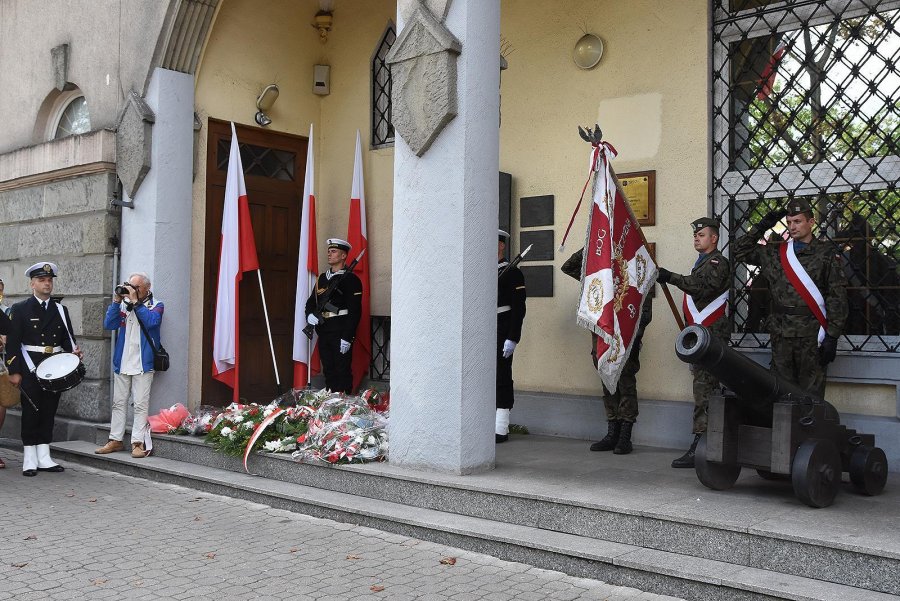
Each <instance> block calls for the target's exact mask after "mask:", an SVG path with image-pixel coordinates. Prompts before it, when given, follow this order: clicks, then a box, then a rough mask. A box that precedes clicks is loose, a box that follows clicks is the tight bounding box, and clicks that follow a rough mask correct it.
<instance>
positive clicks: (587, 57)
mask: <svg viewBox="0 0 900 601" xmlns="http://www.w3.org/2000/svg"><path fill="white" fill-rule="evenodd" d="M602 56H603V41H602V40H601V39H600V38H598V37H597V36H595V35H594V34H592V33H586V34H584V35H583V36H581V38H580V39H579V40H578V41H577V42H575V52H574V53H573V56H572V58H573V59H574V60H575V64H576V65H578V67H579V68H581V69H593V68H594V67H596V66H597V63H599V62H600V57H602Z"/></svg>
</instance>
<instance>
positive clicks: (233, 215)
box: [212, 123, 259, 401]
mask: <svg viewBox="0 0 900 601" xmlns="http://www.w3.org/2000/svg"><path fill="white" fill-rule="evenodd" d="M256 269H259V259H257V257H256V241H255V239H254V238H253V225H252V224H251V223H250V207H249V204H248V202H247V187H246V185H245V184H244V168H243V165H242V164H241V153H240V151H239V148H238V139H237V132H236V131H235V129H234V123H232V124H231V152H230V154H229V155H228V177H227V179H226V180H225V207H224V210H223V211H222V238H221V247H220V251H219V284H218V288H217V291H216V320H215V324H214V325H213V365H212V375H213V378H215V379H216V380H218V381H220V382H222V383H224V384H227V385H228V386H231V388H232V389H234V396H233V399H234V400H235V401H237V400H238V398H239V386H238V357H239V355H240V352H239V340H240V337H239V327H238V326H239V323H240V311H239V310H238V304H239V302H238V301H239V294H238V288H239V286H240V284H241V279H243V277H244V272H246V271H254V270H256Z"/></svg>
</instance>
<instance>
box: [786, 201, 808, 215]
mask: <svg viewBox="0 0 900 601" xmlns="http://www.w3.org/2000/svg"><path fill="white" fill-rule="evenodd" d="M801 213H812V207H811V206H810V204H809V201H808V200H806V199H805V198H795V199H794V200H792V201H790V202H789V203H788V204H787V214H788V216H789V217H793V216H794V215H799V214H801Z"/></svg>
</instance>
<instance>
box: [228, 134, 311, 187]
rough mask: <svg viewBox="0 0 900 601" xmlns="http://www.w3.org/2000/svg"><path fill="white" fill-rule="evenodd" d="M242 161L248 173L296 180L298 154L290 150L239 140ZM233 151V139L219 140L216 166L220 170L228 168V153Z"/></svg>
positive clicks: (287, 180)
mask: <svg viewBox="0 0 900 601" xmlns="http://www.w3.org/2000/svg"><path fill="white" fill-rule="evenodd" d="M238 148H239V149H240V153H241V163H242V164H243V166H244V173H245V174H246V175H257V176H259V177H267V178H269V179H277V180H282V181H286V182H292V181H294V172H295V165H296V158H297V155H296V154H295V153H293V152H290V151H289V150H278V149H277V148H266V147H265V146H256V145H254V144H244V143H243V142H240V141H239V142H238ZM230 152H231V139H228V140H219V145H218V147H217V148H216V167H217V168H218V169H219V171H225V170H226V169H228V155H229V154H230Z"/></svg>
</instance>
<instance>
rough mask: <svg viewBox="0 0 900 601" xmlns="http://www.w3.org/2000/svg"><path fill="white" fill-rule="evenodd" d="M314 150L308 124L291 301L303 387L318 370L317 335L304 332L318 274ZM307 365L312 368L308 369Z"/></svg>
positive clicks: (297, 374)
mask: <svg viewBox="0 0 900 601" xmlns="http://www.w3.org/2000/svg"><path fill="white" fill-rule="evenodd" d="M314 161H315V159H314V153H313V126H312V124H310V125H309V143H308V145H307V147H306V179H305V180H304V181H303V208H302V209H301V210H300V255H299V260H298V261H297V298H296V300H295V304H294V352H293V357H294V388H297V389H300V388H306V385H307V384H308V383H309V377H310V375H312V374H316V373H319V357H318V354H317V352H316V351H315V346H316V340H317V337H316V335H315V334H313V337H312V340H310V339H309V338H307V337H306V334H304V333H303V328H305V327H306V301H307V299H308V298H309V296H310V294H312V291H313V290H314V289H315V286H316V280H317V279H318V277H319V253H318V251H317V250H316V249H317V247H316V193H315V187H314V184H315V177H314V175H315V163H314ZM310 369H311V370H312V371H310Z"/></svg>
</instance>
